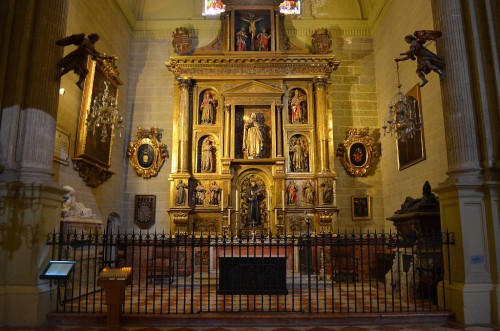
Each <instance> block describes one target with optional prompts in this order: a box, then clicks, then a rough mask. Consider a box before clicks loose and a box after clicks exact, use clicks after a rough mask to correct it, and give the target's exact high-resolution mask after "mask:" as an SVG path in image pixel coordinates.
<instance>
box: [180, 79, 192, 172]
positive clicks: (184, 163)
mask: <svg viewBox="0 0 500 331" xmlns="http://www.w3.org/2000/svg"><path fill="white" fill-rule="evenodd" d="M178 84H179V88H180V101H179V103H180V104H179V122H180V123H179V130H180V132H179V158H178V162H179V165H178V170H177V171H178V172H184V173H188V172H189V169H188V164H189V145H188V144H189V105H190V101H189V89H190V87H191V79H179V80H178Z"/></svg>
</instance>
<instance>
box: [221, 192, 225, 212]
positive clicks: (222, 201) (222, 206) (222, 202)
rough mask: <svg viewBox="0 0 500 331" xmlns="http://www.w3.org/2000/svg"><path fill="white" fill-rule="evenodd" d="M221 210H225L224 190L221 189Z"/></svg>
mask: <svg viewBox="0 0 500 331" xmlns="http://www.w3.org/2000/svg"><path fill="white" fill-rule="evenodd" d="M220 211H224V190H221V191H220Z"/></svg>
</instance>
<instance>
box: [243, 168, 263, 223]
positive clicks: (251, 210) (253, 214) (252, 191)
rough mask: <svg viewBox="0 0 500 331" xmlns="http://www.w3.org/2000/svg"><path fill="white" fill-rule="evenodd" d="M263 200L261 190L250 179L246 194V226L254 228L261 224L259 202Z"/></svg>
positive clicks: (255, 182) (253, 180)
mask: <svg viewBox="0 0 500 331" xmlns="http://www.w3.org/2000/svg"><path fill="white" fill-rule="evenodd" d="M263 198H264V192H263V189H262V188H261V187H260V186H259V185H258V184H257V181H256V180H255V179H254V178H252V179H251V180H250V185H249V186H248V189H247V192H246V199H247V202H248V217H247V220H246V223H245V224H246V225H247V226H256V225H261V224H262V222H261V210H260V201H261V200H262V199H263Z"/></svg>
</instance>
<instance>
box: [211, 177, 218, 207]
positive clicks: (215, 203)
mask: <svg viewBox="0 0 500 331" xmlns="http://www.w3.org/2000/svg"><path fill="white" fill-rule="evenodd" d="M219 194H220V187H219V185H217V182H213V183H212V185H210V200H209V204H210V205H211V206H218V205H219Z"/></svg>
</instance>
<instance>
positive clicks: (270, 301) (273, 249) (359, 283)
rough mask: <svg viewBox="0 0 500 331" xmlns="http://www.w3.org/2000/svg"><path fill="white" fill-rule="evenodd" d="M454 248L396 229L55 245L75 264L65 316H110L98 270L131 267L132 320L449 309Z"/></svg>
mask: <svg viewBox="0 0 500 331" xmlns="http://www.w3.org/2000/svg"><path fill="white" fill-rule="evenodd" d="M452 244H454V239H453V234H452V233H448V232H446V233H437V234H435V235H427V236H426V237H425V238H424V239H420V240H408V239H407V238H406V239H403V238H402V237H401V236H400V235H399V234H397V233H391V232H389V233H384V232H375V233H355V232H344V233H340V234H336V235H321V236H320V235H313V234H307V235H292V236H282V237H273V238H269V237H255V236H249V237H246V238H235V237H227V236H223V235H219V234H215V233H206V234H201V235H196V236H195V235H170V234H167V233H157V232H155V233H149V232H131V233H97V232H96V233H64V234H62V233H55V232H54V233H52V234H50V235H49V236H48V239H47V245H50V246H51V247H52V259H58V260H75V261H77V266H76V269H75V271H74V273H73V274H72V275H71V278H70V280H69V281H68V282H67V283H66V284H65V286H64V287H63V286H58V288H57V291H58V293H57V295H58V298H59V300H58V301H59V302H58V305H57V308H56V311H57V312H71V313H74V312H78V313H101V312H105V311H106V305H105V304H103V301H104V300H105V294H104V291H103V289H101V288H100V287H99V286H97V285H96V280H97V277H98V274H99V272H100V270H102V268H104V267H120V266H130V267H132V284H131V285H130V286H128V287H127V288H126V292H125V294H126V299H125V304H124V307H123V312H124V313H130V314H194V313H205V312H300V313H390V312H426V311H438V310H445V309H446V300H445V297H444V290H439V289H443V288H444V287H443V286H438V284H439V282H441V281H443V279H444V274H445V273H449V270H450V262H449V258H448V259H443V255H444V254H447V252H448V251H449V246H450V245H452ZM443 253H444V254H443ZM446 256H447V255H446ZM445 263H446V265H445ZM446 279H449V277H447V278H446ZM438 297H439V300H438ZM438 301H439V304H438Z"/></svg>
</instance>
